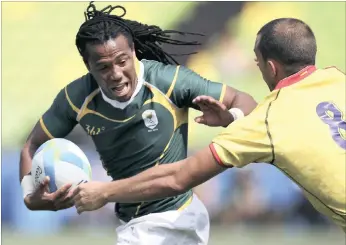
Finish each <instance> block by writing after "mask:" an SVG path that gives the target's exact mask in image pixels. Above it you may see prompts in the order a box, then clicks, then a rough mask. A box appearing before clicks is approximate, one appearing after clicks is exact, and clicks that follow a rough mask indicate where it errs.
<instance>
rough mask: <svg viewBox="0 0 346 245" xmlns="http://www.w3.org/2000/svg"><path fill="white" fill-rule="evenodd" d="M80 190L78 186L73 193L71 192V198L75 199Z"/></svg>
mask: <svg viewBox="0 0 346 245" xmlns="http://www.w3.org/2000/svg"><path fill="white" fill-rule="evenodd" d="M81 190H82V188H81V187H80V185H79V186H77V187H76V188H75V189H74V190H73V192H72V198H75V197H76V196H77V195H78V194H79V193H80V192H81Z"/></svg>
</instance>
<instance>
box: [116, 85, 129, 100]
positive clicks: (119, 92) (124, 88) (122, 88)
mask: <svg viewBox="0 0 346 245" xmlns="http://www.w3.org/2000/svg"><path fill="white" fill-rule="evenodd" d="M129 89H130V86H129V84H128V83H122V84H118V85H116V86H114V87H113V88H111V90H112V91H113V93H114V94H115V96H119V97H121V96H125V95H127V93H128V92H129Z"/></svg>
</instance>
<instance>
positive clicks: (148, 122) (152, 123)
mask: <svg viewBox="0 0 346 245" xmlns="http://www.w3.org/2000/svg"><path fill="white" fill-rule="evenodd" d="M142 118H143V121H144V124H145V126H146V127H147V128H149V129H151V130H149V131H148V132H152V131H156V130H158V129H157V128H156V126H157V125H158V124H159V120H158V119H157V115H156V112H155V111H154V110H146V111H144V112H143V113H142Z"/></svg>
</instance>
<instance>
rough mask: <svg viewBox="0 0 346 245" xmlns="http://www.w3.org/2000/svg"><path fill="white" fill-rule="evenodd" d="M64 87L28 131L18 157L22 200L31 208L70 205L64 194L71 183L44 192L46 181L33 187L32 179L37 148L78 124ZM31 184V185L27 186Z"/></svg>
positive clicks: (49, 208) (61, 207)
mask: <svg viewBox="0 0 346 245" xmlns="http://www.w3.org/2000/svg"><path fill="white" fill-rule="evenodd" d="M71 103H72V102H71V99H70V98H69V95H68V93H67V88H65V89H62V90H61V91H60V92H59V94H58V95H57V96H56V98H55V100H54V102H53V104H52V105H51V107H50V108H49V109H48V110H47V111H46V112H45V113H44V114H43V116H42V117H41V118H40V120H39V121H38V122H37V123H36V125H35V127H34V128H33V130H32V131H31V133H30V135H29V137H28V139H27V141H26V143H25V144H24V147H23V149H22V151H21V156H20V182H21V185H22V188H23V192H24V203H25V205H26V206H27V208H28V209H30V210H59V209H64V208H68V207H71V206H72V205H71V204H72V203H71V202H70V201H69V200H68V198H65V197H66V194H67V192H68V189H69V187H70V185H66V186H64V187H62V188H61V189H59V190H58V191H56V192H55V193H47V192H46V188H47V186H48V183H49V180H48V179H47V180H45V181H44V182H43V183H42V184H41V185H40V186H39V187H38V188H37V189H35V190H34V188H33V183H32V181H31V176H30V175H31V174H33V175H34V174H35V173H30V171H31V166H32V159H33V156H34V154H35V152H36V151H37V149H38V148H39V147H40V146H41V145H42V144H43V143H45V142H46V141H48V140H49V139H52V138H63V137H65V136H66V135H67V134H68V133H70V132H71V131H72V129H73V128H74V126H75V125H76V124H77V121H76V120H75V118H76V115H77V113H76V111H74V109H73V107H72V106H71ZM30 184H31V185H30Z"/></svg>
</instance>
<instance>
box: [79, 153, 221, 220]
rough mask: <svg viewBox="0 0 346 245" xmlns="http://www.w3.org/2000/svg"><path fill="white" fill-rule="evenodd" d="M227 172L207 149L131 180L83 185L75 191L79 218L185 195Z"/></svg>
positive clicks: (155, 168)
mask: <svg viewBox="0 0 346 245" xmlns="http://www.w3.org/2000/svg"><path fill="white" fill-rule="evenodd" d="M225 169H226V168H225V167H222V166H220V165H219V164H218V163H217V161H216V160H215V159H214V157H213V155H212V152H211V150H210V149H209V148H205V149H203V150H201V151H200V152H198V153H197V154H196V155H194V156H191V157H189V158H187V159H185V160H182V161H179V162H176V163H174V164H165V165H159V166H155V167H153V168H151V169H148V170H146V171H144V172H142V173H140V174H138V175H136V176H134V177H131V178H127V179H123V180H118V181H113V182H110V183H104V182H89V183H85V184H81V185H79V186H78V187H76V189H75V190H74V193H73V200H74V203H75V206H76V208H77V212H78V213H79V214H80V213H82V212H84V211H92V210H96V209H99V208H101V207H102V206H104V205H105V204H106V203H108V202H122V203H131V202H138V201H151V200H157V199H161V198H165V197H169V196H176V195H177V194H181V193H184V192H186V191H187V190H189V189H191V188H192V187H194V186H197V185H199V184H201V183H203V182H205V181H207V180H209V179H210V178H212V177H214V176H215V175H217V174H219V173H221V172H222V171H224V170H225Z"/></svg>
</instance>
